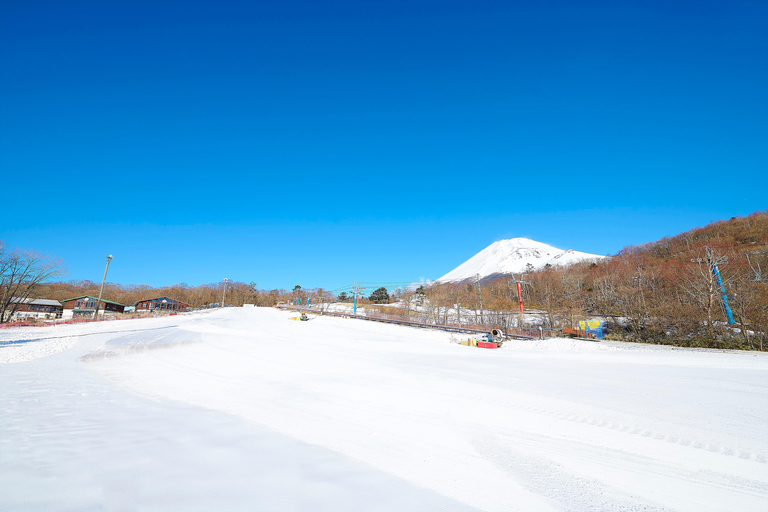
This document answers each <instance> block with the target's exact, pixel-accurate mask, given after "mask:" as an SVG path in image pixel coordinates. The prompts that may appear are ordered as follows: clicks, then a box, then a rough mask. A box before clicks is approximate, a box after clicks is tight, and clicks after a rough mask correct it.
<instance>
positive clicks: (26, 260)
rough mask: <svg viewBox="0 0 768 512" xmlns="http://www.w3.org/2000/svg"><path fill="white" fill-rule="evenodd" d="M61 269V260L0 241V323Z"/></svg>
mask: <svg viewBox="0 0 768 512" xmlns="http://www.w3.org/2000/svg"><path fill="white" fill-rule="evenodd" d="M63 272H64V266H63V264H62V262H61V260H59V259H57V258H53V257H52V256H48V255H46V254H41V253H38V252H35V251H23V250H20V249H11V250H7V248H6V245H5V244H4V243H2V242H0V323H2V322H6V321H8V320H10V318H11V316H13V314H14V313H15V312H16V309H17V308H18V307H19V305H20V304H21V303H23V301H25V300H26V299H28V298H29V297H30V296H31V295H32V294H33V293H34V292H35V289H36V288H37V287H38V286H39V285H40V284H41V283H44V282H45V281H47V280H49V279H51V278H54V277H57V276H60V275H61V274H63Z"/></svg>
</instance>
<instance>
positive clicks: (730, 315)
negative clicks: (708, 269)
mask: <svg viewBox="0 0 768 512" xmlns="http://www.w3.org/2000/svg"><path fill="white" fill-rule="evenodd" d="M712 273H713V274H714V275H715V278H716V279H717V284H718V285H719V286H720V292H721V293H722V294H723V306H725V314H726V315H727V316H728V323H729V324H735V323H736V320H734V319H733V313H732V312H731V307H730V306H729V305H728V296H727V295H726V294H725V286H723V280H722V278H721V277H720V270H718V268H717V262H715V264H714V265H713V266H712Z"/></svg>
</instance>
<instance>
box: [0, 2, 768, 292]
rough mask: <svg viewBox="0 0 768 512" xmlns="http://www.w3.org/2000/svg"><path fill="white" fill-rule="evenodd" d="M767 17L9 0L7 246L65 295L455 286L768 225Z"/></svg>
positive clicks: (581, 9) (589, 5)
mask: <svg viewBox="0 0 768 512" xmlns="http://www.w3.org/2000/svg"><path fill="white" fill-rule="evenodd" d="M766 55H768V4H766V3H765V2H749V1H744V2H725V1H724V2H708V1H700V2H653V1H642V2H641V1H637V2H621V1H620V2H584V3H576V2H565V1H564V2H556V1H544V2H484V1H473V2H451V1H427V2H424V1H418V0H416V1H408V2H399V1H382V2H369V1H366V2H323V1H317V2H314V1H313V2H309V1H306V2H304V1H287V2H258V1H255V2H224V1H217V2H212V1H210V2H209V1H197V2H196V1H165V2H164V1H152V2H150V1H146V2H139V1H131V2H118V1H110V2H95V1H94V2H79V1H68V2H36V1H18V2H15V1H6V2H3V3H2V5H1V6H0V169H1V170H2V172H1V174H2V185H0V190H2V192H3V193H2V201H3V205H4V215H3V218H2V220H0V240H3V241H5V242H6V243H7V244H9V245H11V246H14V247H23V248H31V249H36V250H39V251H42V252H45V253H49V254H53V255H55V256H58V257H61V258H62V259H63V260H64V261H65V263H66V264H67V266H68V268H69V274H68V275H67V276H66V279H91V280H94V281H98V280H100V278H101V273H102V272H103V265H104V258H105V256H106V255H107V254H110V253H111V254H114V256H115V259H114V260H113V262H112V265H111V266H110V275H109V281H112V282H118V283H122V284H129V283H130V284H150V285H153V286H161V285H170V284H174V283H180V282H186V283H188V284H190V285H196V284H203V283H210V282H216V281H220V280H221V279H222V278H223V277H228V278H229V279H234V280H239V281H245V282H250V281H256V282H257V283H258V284H259V286H260V287H263V288H281V287H282V288H292V287H293V286H294V285H295V284H300V285H302V286H303V287H305V288H308V287H325V288H331V289H332V288H336V287H339V286H342V285H345V284H348V283H350V282H352V281H366V282H370V281H384V282H392V281H411V280H417V279H419V278H428V279H435V278H438V277H440V276H441V275H443V274H444V273H447V272H448V271H449V270H451V269H453V268H454V267H456V266H457V265H459V264H460V263H462V262H463V261H465V260H466V259H468V258H469V257H471V256H472V255H474V254H475V253H476V252H478V251H479V250H481V249H483V248H484V247H486V246H487V245H489V244H491V243H492V242H494V241H495V240H499V239H502V238H510V237H514V236H526V237H530V238H533V239H536V240H539V241H542V242H545V243H549V244H552V245H554V246H556V247H560V248H563V249H567V248H573V249H577V250H581V251H586V252H593V253H598V254H611V253H615V252H616V251H618V250H619V249H621V248H622V247H624V246H626V245H632V244H640V243H644V242H648V241H653V240H656V239H658V238H661V237H663V236H667V235H674V234H677V233H679V232H681V231H685V230H688V229H691V228H694V227H696V226H701V225H705V224H707V223H709V222H710V221H712V220H719V219H724V218H729V217H732V216H737V215H745V214H749V213H751V212H753V211H755V210H758V209H766V208H768V200H766V190H768V94H766V91H767V90H768V65H767V64H766V62H767V61H766V58H765V56H766Z"/></svg>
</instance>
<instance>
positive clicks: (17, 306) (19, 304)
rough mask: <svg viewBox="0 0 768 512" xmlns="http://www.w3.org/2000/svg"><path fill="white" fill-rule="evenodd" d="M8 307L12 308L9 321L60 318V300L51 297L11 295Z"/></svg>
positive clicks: (61, 308)
mask: <svg viewBox="0 0 768 512" xmlns="http://www.w3.org/2000/svg"><path fill="white" fill-rule="evenodd" d="M10 307H11V308H12V310H13V313H12V314H11V317H10V321H11V322H12V321H14V320H21V319H24V318H61V314H62V310H63V307H62V305H61V302H59V301H57V300H53V299H20V298H18V297H12V298H11V303H10Z"/></svg>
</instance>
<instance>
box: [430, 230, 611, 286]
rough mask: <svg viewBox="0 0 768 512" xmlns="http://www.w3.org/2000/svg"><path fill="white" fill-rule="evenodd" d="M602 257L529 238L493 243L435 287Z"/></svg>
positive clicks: (601, 257) (440, 280)
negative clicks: (560, 247) (441, 284)
mask: <svg viewBox="0 0 768 512" xmlns="http://www.w3.org/2000/svg"><path fill="white" fill-rule="evenodd" d="M603 258H605V256H599V255H597V254H589V253H586V252H579V251H574V250H573V249H568V250H563V249H558V248H557V247H552V246H551V245H547V244H544V243H541V242H537V241H536V240H531V239H530V238H509V239H507V240H499V241H498V242H494V243H492V244H491V245H489V246H488V247H486V248H485V249H483V250H482V251H480V252H479V253H477V254H475V255H474V256H472V257H471V258H469V259H468V260H467V261H465V262H464V263H462V264H461V265H459V266H458V267H456V268H455V269H453V270H451V271H450V272H448V273H447V274H445V275H444V276H443V277H441V278H440V279H438V280H437V281H435V282H437V283H450V282H459V281H466V280H469V279H476V278H477V277H479V279H484V278H487V277H489V276H493V275H496V274H499V275H500V274H516V273H521V272H524V271H526V270H527V269H529V268H530V267H528V265H529V264H530V265H532V266H533V269H535V270H538V269H541V268H544V267H545V266H547V264H549V265H551V266H553V267H554V266H565V265H570V264H572V263H577V262H579V261H585V260H599V259H603Z"/></svg>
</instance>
